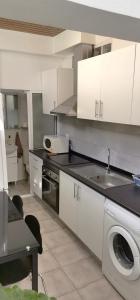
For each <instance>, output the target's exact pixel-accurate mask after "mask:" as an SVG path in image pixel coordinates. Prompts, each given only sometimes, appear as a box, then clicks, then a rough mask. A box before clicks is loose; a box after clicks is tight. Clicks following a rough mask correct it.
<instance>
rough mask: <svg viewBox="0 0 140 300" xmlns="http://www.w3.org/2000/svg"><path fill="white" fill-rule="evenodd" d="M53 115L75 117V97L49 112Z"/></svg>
mask: <svg viewBox="0 0 140 300" xmlns="http://www.w3.org/2000/svg"><path fill="white" fill-rule="evenodd" d="M51 114H55V115H57V114H58V115H67V116H70V117H76V116H77V96H76V95H75V96H72V97H70V98H68V99H67V100H66V101H64V102H63V103H61V104H60V105H58V106H57V107H56V108H55V109H53V110H52V111H51Z"/></svg>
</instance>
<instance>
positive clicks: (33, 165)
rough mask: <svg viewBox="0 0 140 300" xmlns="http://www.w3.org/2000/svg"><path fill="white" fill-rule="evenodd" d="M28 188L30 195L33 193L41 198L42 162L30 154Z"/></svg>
mask: <svg viewBox="0 0 140 300" xmlns="http://www.w3.org/2000/svg"><path fill="white" fill-rule="evenodd" d="M29 157H30V188H31V193H35V194H36V195H37V196H38V197H39V198H42V163H43V162H42V160H41V159H40V158H38V157H36V156H35V155H32V154H31V153H30V156H29Z"/></svg>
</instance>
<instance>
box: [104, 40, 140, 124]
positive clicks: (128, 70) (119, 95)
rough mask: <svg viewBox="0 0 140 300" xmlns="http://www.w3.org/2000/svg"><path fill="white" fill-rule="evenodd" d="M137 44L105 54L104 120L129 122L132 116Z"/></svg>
mask: <svg viewBox="0 0 140 300" xmlns="http://www.w3.org/2000/svg"><path fill="white" fill-rule="evenodd" d="M134 63H135V46H130V47H126V48H123V49H119V50H117V51H113V52H110V53H107V54H105V55H103V63H102V74H101V76H102V82H101V100H100V101H101V119H102V121H107V122H114V123H123V124H129V123H130V118H131V105H132V91H133V76H134Z"/></svg>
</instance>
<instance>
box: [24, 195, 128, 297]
mask: <svg viewBox="0 0 140 300" xmlns="http://www.w3.org/2000/svg"><path fill="white" fill-rule="evenodd" d="M23 202H24V211H25V214H28V213H29V214H31V213H32V214H34V215H36V216H37V218H38V220H39V222H40V225H41V232H42V238H43V248H44V252H43V254H42V255H40V256H39V273H40V274H41V275H42V276H43V279H44V282H45V290H46V291H47V293H48V294H49V295H50V296H55V297H56V298H57V300H121V299H122V298H121V297H120V296H119V295H118V293H117V292H116V291H115V290H114V289H113V288H112V286H111V285H110V284H109V283H108V281H107V280H106V279H105V278H104V276H103V275H102V272H101V265H100V264H99V262H98V261H97V259H96V258H95V257H94V256H92V255H91V253H90V252H89V251H88V250H87V248H85V247H84V246H83V244H82V243H81V242H80V241H79V240H78V239H76V237H75V236H74V235H73V234H72V233H71V232H70V231H69V230H68V229H67V228H66V227H65V225H64V224H62V223H61V221H60V220H59V219H58V218H57V217H56V215H55V214H53V213H52V212H50V210H49V209H48V208H47V206H46V205H44V204H43V203H41V202H40V200H39V199H36V198H33V197H28V198H23ZM18 284H19V285H20V287H23V288H27V289H29V288H31V279H30V278H29V277H28V278H26V279H24V280H23V281H21V282H20V283H18ZM39 291H40V292H44V287H43V284H42V281H41V279H40V278H39Z"/></svg>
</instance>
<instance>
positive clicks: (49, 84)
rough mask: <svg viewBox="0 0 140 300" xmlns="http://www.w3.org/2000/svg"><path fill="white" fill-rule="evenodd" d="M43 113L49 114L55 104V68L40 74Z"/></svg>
mask: <svg viewBox="0 0 140 300" xmlns="http://www.w3.org/2000/svg"><path fill="white" fill-rule="evenodd" d="M42 86H43V113H44V114H50V111H51V110H53V109H54V108H55V107H56V105H57V69H50V70H47V71H44V72H43V74H42Z"/></svg>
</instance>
